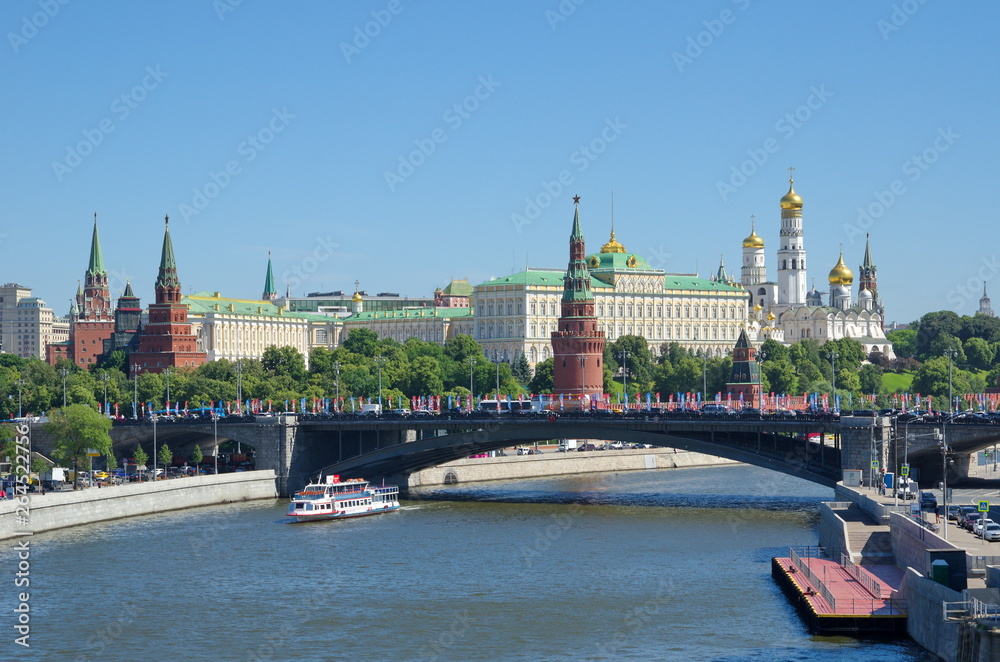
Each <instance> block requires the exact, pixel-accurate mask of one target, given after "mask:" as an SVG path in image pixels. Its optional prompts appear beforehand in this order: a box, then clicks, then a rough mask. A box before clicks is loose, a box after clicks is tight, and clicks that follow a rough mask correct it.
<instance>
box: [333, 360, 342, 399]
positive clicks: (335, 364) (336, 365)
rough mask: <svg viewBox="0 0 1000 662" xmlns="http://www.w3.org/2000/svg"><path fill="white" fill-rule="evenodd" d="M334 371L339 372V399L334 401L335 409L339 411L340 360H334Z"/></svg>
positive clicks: (338, 390) (338, 397)
mask: <svg viewBox="0 0 1000 662" xmlns="http://www.w3.org/2000/svg"><path fill="white" fill-rule="evenodd" d="M332 367H333V371H334V372H335V373H337V399H336V400H335V401H334V405H335V406H334V411H339V409H338V408H339V407H340V361H334V362H333V366H332Z"/></svg>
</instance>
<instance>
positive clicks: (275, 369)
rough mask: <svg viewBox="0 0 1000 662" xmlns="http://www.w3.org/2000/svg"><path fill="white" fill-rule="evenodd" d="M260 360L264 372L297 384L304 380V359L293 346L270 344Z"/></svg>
mask: <svg viewBox="0 0 1000 662" xmlns="http://www.w3.org/2000/svg"><path fill="white" fill-rule="evenodd" d="M352 333H353V332H352ZM260 362H261V365H262V366H263V368H264V372H265V373H267V374H268V375H273V376H276V377H281V376H287V377H290V378H291V379H292V381H294V382H295V383H297V384H301V383H302V382H304V381H305V378H306V360H305V357H304V356H302V353H301V352H299V350H297V349H295V348H294V347H287V346H286V347H276V346H275V345H271V346H270V347H267V348H266V349H265V350H264V355H263V357H262V358H261V361H260ZM246 391H247V389H244V392H246ZM244 397H245V396H244Z"/></svg>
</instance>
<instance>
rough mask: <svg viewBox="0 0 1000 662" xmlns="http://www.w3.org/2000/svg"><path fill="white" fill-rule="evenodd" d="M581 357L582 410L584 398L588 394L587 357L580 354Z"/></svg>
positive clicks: (579, 357) (581, 408)
mask: <svg viewBox="0 0 1000 662" xmlns="http://www.w3.org/2000/svg"><path fill="white" fill-rule="evenodd" d="M576 358H578V359H580V410H581V411H582V410H583V399H584V397H586V395H587V379H586V375H587V357H586V356H578V357H576Z"/></svg>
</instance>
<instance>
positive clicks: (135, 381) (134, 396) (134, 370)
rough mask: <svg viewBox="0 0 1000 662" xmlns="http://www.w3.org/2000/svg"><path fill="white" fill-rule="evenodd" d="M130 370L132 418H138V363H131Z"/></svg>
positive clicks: (139, 369)
mask: <svg viewBox="0 0 1000 662" xmlns="http://www.w3.org/2000/svg"><path fill="white" fill-rule="evenodd" d="M131 370H132V418H134V419H135V420H139V372H140V371H141V370H142V369H141V368H140V367H139V364H138V363H133V364H132V366H131Z"/></svg>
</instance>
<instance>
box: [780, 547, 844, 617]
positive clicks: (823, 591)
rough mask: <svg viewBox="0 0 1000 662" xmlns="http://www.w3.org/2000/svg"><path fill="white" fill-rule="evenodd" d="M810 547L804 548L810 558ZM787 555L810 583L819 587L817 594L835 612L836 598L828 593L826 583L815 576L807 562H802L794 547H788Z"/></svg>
mask: <svg viewBox="0 0 1000 662" xmlns="http://www.w3.org/2000/svg"><path fill="white" fill-rule="evenodd" d="M811 549H813V548H812V547H805V548H804V550H805V552H806V558H810V557H809V550H811ZM816 549H821V548H816ZM788 557H789V558H790V559H791V561H792V564H793V565H794V566H795V567H797V568H798V569H799V571H800V572H802V573H803V574H804V575H805V576H806V577H807V578H808V579H809V581H810V583H812V584H813V585H814V586H815V587H816V588H817V589H819V594H820V595H821V596H822V597H823V599H824V600H826V602H827V604H829V605H830V609H832V610H833V611H834V612H836V611H837V600H836V598H834V597H833V594H832V593H830V589H828V588H827V587H826V585H824V584H823V582H821V581H820V579H819V577H817V576H816V575H815V573H813V571H812V568H810V567H809V565H808V564H806V563H803V562H802V557H800V556H799V554H798V552H796V551H795V548H794V547H789V548H788Z"/></svg>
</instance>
